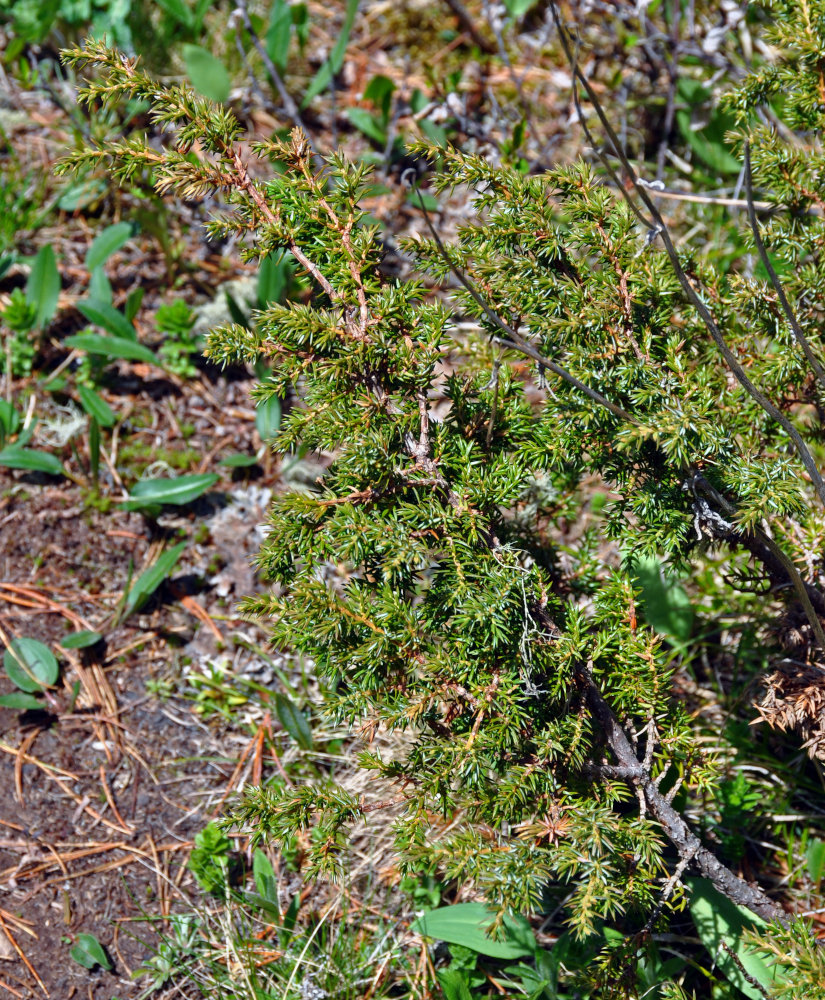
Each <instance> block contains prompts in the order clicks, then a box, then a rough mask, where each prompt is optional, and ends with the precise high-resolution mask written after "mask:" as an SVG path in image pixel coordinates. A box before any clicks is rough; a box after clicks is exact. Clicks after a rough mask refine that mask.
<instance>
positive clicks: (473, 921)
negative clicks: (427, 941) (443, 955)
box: [410, 903, 536, 959]
mask: <svg viewBox="0 0 825 1000" xmlns="http://www.w3.org/2000/svg"><path fill="white" fill-rule="evenodd" d="M494 919H495V914H494V913H493V912H492V911H491V910H490V909H488V908H487V907H486V906H485V905H484V904H483V903H456V904H455V906H444V907H441V909H438V910H429V911H428V912H426V913H424V914H422V916H420V917H419V918H418V919H417V920H414V921H413V922H412V923H411V924H410V930H412V931H415V932H416V933H417V934H421V935H422V936H423V937H430V938H435V939H436V940H437V941H446V942H447V944H458V945H461V946H462V947H463V948H470V949H471V950H472V951H477V952H478V953H479V954H480V955H487V956H488V957H489V958H502V959H510V958H521V957H522V956H524V955H531V954H532V953H533V952H534V951H535V949H536V942H535V938H534V936H533V931H532V929H531V928H530V925H529V924H528V923H527V921H526V920H525V919H524V917H516V916H511V915H509V914H508V915H507V916H505V918H504V932H505V933H504V937H503V938H501V939H499V940H494V939H493V938H491V937H488V936H487V934H486V933H485V930H486V929H487V928H488V927H489V926H490V925H491V924H492V922H493V920H494Z"/></svg>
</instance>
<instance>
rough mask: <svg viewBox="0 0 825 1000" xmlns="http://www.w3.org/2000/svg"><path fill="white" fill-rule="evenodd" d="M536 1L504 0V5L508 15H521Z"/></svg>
mask: <svg viewBox="0 0 825 1000" xmlns="http://www.w3.org/2000/svg"><path fill="white" fill-rule="evenodd" d="M536 2H537V0H504V6H505V7H506V8H507V13H508V14H509V15H510V17H522V16H523V15H524V14H526V13H527V11H528V10H530V8H531V7H534V6H535V5H536Z"/></svg>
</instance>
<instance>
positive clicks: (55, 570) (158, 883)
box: [0, 473, 270, 1000]
mask: <svg viewBox="0 0 825 1000" xmlns="http://www.w3.org/2000/svg"><path fill="white" fill-rule="evenodd" d="M25 480H26V477H21V476H20V475H19V474H13V473H10V474H5V475H3V476H2V477H0V489H2V490H3V496H2V500H0V522H2V536H0V628H2V630H3V633H4V634H5V635H6V636H7V637H8V638H9V639H12V638H15V637H19V636H28V637H31V638H35V639H38V640H40V641H42V642H44V643H46V644H48V645H50V646H51V648H53V649H55V650H56V651H59V652H60V659H61V661H62V671H61V680H60V685H59V687H58V688H57V689H56V690H55V691H54V692H52V693H51V694H50V696H49V699H48V701H47V702H44V710H43V711H42V712H32V711H27V712H24V713H19V712H16V711H12V710H10V709H5V708H2V709H0V733H2V736H0V788H2V790H3V794H2V796H0V918H1V919H2V921H3V925H2V929H3V931H4V934H3V939H2V940H0V944H2V945H3V947H0V982H2V983H5V984H6V986H7V987H8V988H9V989H10V990H11V993H12V995H14V994H15V991H16V993H17V995H18V996H22V997H35V996H42V995H43V992H42V990H43V988H45V990H46V991H47V992H48V993H49V994H50V995H51V996H52V997H61V998H62V997H66V998H70V997H73V996H75V995H78V996H83V997H89V998H94V1000H110V998H111V997H113V996H117V997H120V998H122V1000H127V998H129V997H136V996H137V995H138V994H139V992H140V989H139V987H138V984H136V983H135V982H134V981H133V980H132V979H131V978H130V975H131V973H132V972H133V971H134V970H135V968H137V967H138V966H140V964H141V963H142V962H144V961H146V959H147V958H148V957H150V956H151V954H152V946H153V943H154V941H155V940H156V936H155V934H154V933H153V931H152V927H151V926H150V925H148V924H147V923H146V922H145V920H144V919H143V918H145V917H146V916H147V915H149V916H151V917H152V918H153V919H154V920H156V921H158V920H159V921H161V923H160V924H159V925H158V926H159V929H161V930H162V929H163V923H162V920H163V918H164V917H165V916H168V914H169V913H170V912H173V911H174V910H175V909H176V908H177V909H181V908H183V907H185V906H186V905H187V904H188V902H189V897H190V894H191V893H195V894H197V887H196V886H195V885H194V883H193V881H192V878H191V875H190V873H189V872H188V870H187V868H186V863H187V858H188V854H189V849H190V847H191V844H192V840H193V838H194V836H195V834H196V833H197V832H198V831H200V830H201V829H203V827H204V826H205V825H206V823H207V822H208V821H209V819H210V818H211V817H213V816H214V815H215V813H216V812H217V810H218V808H219V806H220V803H221V801H222V800H223V799H224V798H225V796H226V794H227V792H228V791H229V789H230V779H231V778H232V777H233V774H234V775H235V778H236V779H237V777H238V775H237V773H236V762H237V758H238V756H239V754H240V752H241V750H242V748H243V747H244V746H245V745H246V744H247V743H248V742H249V737H248V735H246V734H244V733H243V732H242V731H239V730H238V728H237V727H236V728H234V729H233V728H232V727H229V726H226V725H216V724H215V723H212V724H207V723H205V722H203V721H201V719H200V718H198V716H197V715H196V714H195V713H194V712H193V711H192V703H191V702H187V701H180V700H179V699H176V698H174V697H173V698H171V699H167V700H160V699H159V698H157V697H154V696H153V695H152V694H151V693H148V691H151V690H152V684H153V683H155V684H158V683H159V679H160V678H165V679H166V681H167V682H169V681H170V680H171V679H174V678H179V677H180V676H181V673H182V672H184V671H189V672H192V671H195V672H197V671H198V670H200V669H201V668H202V667H203V666H204V664H207V663H208V662H209V659H210V657H215V656H217V655H218V654H219V653H220V652H221V651H224V652H225V651H226V650H234V647H233V644H232V641H231V636H230V633H231V632H232V629H233V628H237V627H240V626H241V625H242V630H243V633H244V634H245V635H248V634H249V633H250V630H251V631H252V633H253V635H254V637H255V639H256V641H262V638H263V637H262V636H261V635H260V634H259V633H258V631H257V630H256V629H255V628H254V626H251V625H250V624H249V623H241V622H239V621H238V620H237V619H235V618H233V617H232V610H231V609H232V606H233V605H234V603H235V600H236V598H237V597H239V596H241V595H242V594H244V593H248V592H249V591H250V590H251V589H254V588H255V586H256V580H255V577H254V573H253V571H252V568H251V558H252V555H253V554H254V552H255V550H256V549H257V542H258V539H257V535H256V525H257V524H258V523H259V522H260V521H261V520H262V519H263V515H264V512H265V507H266V502H267V500H268V498H269V495H270V490H269V489H268V488H266V487H257V486H253V487H246V488H245V487H238V486H234V487H233V486H232V484H231V483H227V484H226V485H227V491H226V493H219V494H217V497H218V499H216V500H215V501H214V502H206V503H204V504H203V505H202V506H201V508H200V513H199V514H198V515H193V514H191V513H190V514H187V515H182V516H178V517H176V516H171V517H169V518H167V519H166V523H165V524H164V525H162V526H161V525H157V524H155V525H152V524H150V523H148V522H147V521H146V519H145V518H144V517H143V516H141V515H140V514H135V513H128V512H125V511H118V510H109V511H108V512H106V513H105V514H104V513H101V512H100V511H97V510H95V509H94V508H93V507H90V506H89V505H88V504H87V503H84V499H83V496H82V491H81V490H80V489H79V487H78V486H76V485H75V484H67V485H61V486H52V485H40V484H37V483H34V482H27V481H25ZM233 491H234V496H233ZM173 533H175V537H180V536H181V535H183V536H184V537H187V538H188V539H189V542H190V544H189V546H188V547H187V551H186V555H185V557H184V559H183V560H182V562H181V564H180V566H179V567H178V570H176V573H175V577H174V578H173V579H172V581H170V582H167V583H166V584H165V585H164V588H162V589H161V590H160V591H159V592H158V594H157V595H156V597H155V598H154V599H153V602H152V604H151V605H150V606H147V608H145V609H144V611H143V613H142V614H140V615H135V616H132V617H131V618H127V619H126V620H125V621H123V622H122V623H120V624H116V625H115V624H114V623H113V622H112V617H113V612H114V611H115V609H116V608H117V607H118V604H119V603H120V602H121V600H122V596H123V593H124V590H126V589H127V588H128V586H129V578H130V567H133V570H132V574H131V575H132V577H134V575H135V574H136V573H137V572H139V571H140V570H141V568H142V567H143V566H145V565H146V564H147V562H149V561H151V559H152V558H153V555H154V554H156V553H157V552H158V551H159V548H160V546H162V545H163V544H165V543H166V541H167V539H168V536H170V535H172V534H173ZM181 595H183V598H184V599H183V600H181ZM176 599H177V603H176ZM195 611H197V612H199V614H200V617H198V614H196V613H193V612H195ZM227 612H228V614H227ZM211 614H215V615H222V620H221V621H217V620H216V619H214V618H212V617H211ZM107 623H108V626H107ZM81 627H85V628H90V629H96V630H99V631H102V632H104V634H105V641H104V642H103V643H100V644H99V645H97V646H94V647H92V648H91V649H89V650H76V651H71V650H68V651H65V650H64V651H61V650H60V647H59V646H58V643H59V641H60V640H61V639H62V638H64V637H65V635H66V634H67V633H69V632H72V631H75V630H76V629H78V628H81ZM238 655H240V656H241V657H246V658H247V659H249V660H250V661H254V660H255V657H254V655H253V654H251V653H248V651H247V650H246V649H245V648H241V649H240V652H239V653H238V652H234V653H233V656H235V658H236V659H237V657H238ZM11 690H12V685H11V682H10V681H9V680H8V678H7V677H6V676H5V674H3V676H2V677H0V693H4V694H5V693H8V692H9V691H11ZM79 933H85V934H92V935H94V936H95V937H96V938H97V939H98V940H99V941H100V942H101V944H103V945H104V947H105V948H106V949H107V952H108V954H109V956H110V957H111V960H112V963H113V969H112V971H103V970H99V969H98V970H97V971H94V972H92V973H89V972H88V971H87V970H86V969H84V968H83V967H82V966H80V965H78V964H77V963H76V962H74V961H72V960H71V959H70V957H69V951H70V948H71V947H72V944H73V942H74V941H75V940H76V938H77V935H78V934H79ZM9 938H11V939H12V941H13V942H15V943H16V945H17V947H15V944H14V943H12V941H9V940H8V939H9ZM21 953H22V955H25V959H24V958H22V957H21ZM38 978H39V981H40V982H39V983H38Z"/></svg>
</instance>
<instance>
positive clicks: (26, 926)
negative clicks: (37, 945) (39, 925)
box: [0, 906, 37, 941]
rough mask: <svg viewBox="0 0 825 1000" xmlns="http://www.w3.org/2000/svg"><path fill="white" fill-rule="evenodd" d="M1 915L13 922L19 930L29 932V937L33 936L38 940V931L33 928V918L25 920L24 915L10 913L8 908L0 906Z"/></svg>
mask: <svg viewBox="0 0 825 1000" xmlns="http://www.w3.org/2000/svg"><path fill="white" fill-rule="evenodd" d="M0 917H2V918H3V919H4V920H7V921H8V922H9V923H10V924H13V925H14V926H15V927H16V928H17V930H19V931H22V932H23V933H24V934H28V935H29V937H33V938H34V939H35V941H36V940H37V931H35V930H33V928H34V924H33V923H32V922H31V920H25V919H24V918H23V917H18V916H16V915H15V914H14V913H9V911H8V910H4V909H3V907H2V906H0Z"/></svg>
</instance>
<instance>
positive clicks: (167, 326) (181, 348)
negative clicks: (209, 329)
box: [155, 299, 203, 378]
mask: <svg viewBox="0 0 825 1000" xmlns="http://www.w3.org/2000/svg"><path fill="white" fill-rule="evenodd" d="M195 321H196V316H195V313H194V312H193V310H192V309H190V308H189V306H188V305H187V304H186V303H185V302H184V301H183V300H182V299H175V300H174V301H173V302H165V303H164V304H163V305H162V306H161V307H160V308H159V309H158V311H157V313H156V314H155V326H156V327H157V328H158V331H159V332H160V333H162V334H164V335H165V336H164V340H163V343H162V344H161V346H160V350H159V352H158V353H159V354H160V357H161V359H162V361H163V363H164V365H165V366H166V368H168V370H169V371H171V372H173V373H174V374H175V375H179V376H180V377H181V378H194V376H195V375H196V374H197V371H198V370H197V368H196V367H195V365H194V364H193V363H192V360H191V356H192V355H193V354H199V353H200V352H201V351H202V350H203V344H202V342H201V338H200V336H199V335H198V334H193V333H192V327H193V326H194V325H195Z"/></svg>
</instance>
